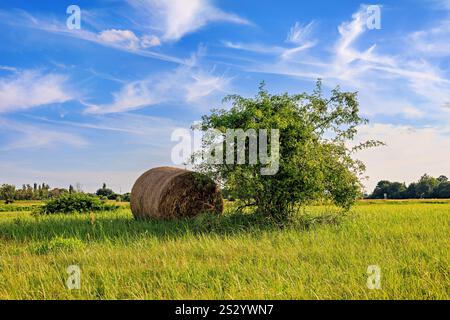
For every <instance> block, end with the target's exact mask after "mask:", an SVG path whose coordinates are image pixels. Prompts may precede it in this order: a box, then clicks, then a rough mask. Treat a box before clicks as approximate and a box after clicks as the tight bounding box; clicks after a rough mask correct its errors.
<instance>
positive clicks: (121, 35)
mask: <svg viewBox="0 0 450 320" xmlns="http://www.w3.org/2000/svg"><path fill="white" fill-rule="evenodd" d="M98 38H99V40H100V41H102V42H105V43H114V44H116V45H119V46H123V47H125V48H127V49H129V50H138V49H141V48H144V49H145V48H149V47H156V46H159V45H161V41H160V40H159V38H158V37H156V36H149V35H144V36H142V37H141V38H139V37H138V36H137V35H136V34H135V33H134V32H133V31H130V30H118V29H108V30H103V31H102V32H100V33H99V35H98Z"/></svg>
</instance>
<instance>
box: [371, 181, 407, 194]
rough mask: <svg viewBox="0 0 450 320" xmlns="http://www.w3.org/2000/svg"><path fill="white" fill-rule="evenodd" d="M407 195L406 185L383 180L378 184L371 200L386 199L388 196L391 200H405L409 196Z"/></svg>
mask: <svg viewBox="0 0 450 320" xmlns="http://www.w3.org/2000/svg"><path fill="white" fill-rule="evenodd" d="M406 193H407V188H406V186H405V184H404V183H400V182H390V181H386V180H382V181H380V182H378V184H377V186H376V187H375V190H374V191H373V193H372V196H371V198H372V199H384V195H385V194H386V196H387V197H388V198H389V199H404V198H406V196H407V195H406Z"/></svg>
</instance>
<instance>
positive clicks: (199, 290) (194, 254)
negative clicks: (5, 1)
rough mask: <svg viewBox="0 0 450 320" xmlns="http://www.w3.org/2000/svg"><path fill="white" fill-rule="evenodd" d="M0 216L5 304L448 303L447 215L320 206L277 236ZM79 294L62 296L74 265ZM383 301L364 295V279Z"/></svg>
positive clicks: (406, 206)
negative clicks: (372, 273)
mask: <svg viewBox="0 0 450 320" xmlns="http://www.w3.org/2000/svg"><path fill="white" fill-rule="evenodd" d="M228 211H229V212H228V213H227V214H226V215H225V216H223V217H220V218H217V217H214V216H202V217H198V218H196V219H186V220H178V221H146V222H142V221H139V222H138V221H135V220H134V219H133V218H132V215H131V213H130V211H129V208H127V207H124V208H123V209H121V210H119V211H117V212H108V213H106V212H105V213H98V214H95V219H94V220H93V219H92V217H90V216H89V215H86V214H74V215H54V216H37V217H34V216H31V214H30V213H29V212H2V213H0V298H1V299H448V297H449V292H450V287H449V283H450V281H449V280H450V279H449V271H450V267H449V261H450V256H449V247H450V242H449V237H448V231H449V230H450V229H449V227H450V203H449V202H445V201H444V202H439V203H420V202H412V203H407V202H406V203H402V204H390V202H370V203H360V204H358V205H357V206H356V207H355V208H354V209H353V210H352V211H351V212H350V214H349V215H347V216H346V217H345V218H338V216H337V215H336V214H335V210H334V209H333V208H330V207H321V206H315V207H310V208H308V209H307V211H306V215H304V216H302V217H299V218H298V219H296V220H294V221H293V222H292V223H291V224H290V225H288V226H287V227H285V228H283V229H280V228H278V227H277V226H276V224H274V223H271V222H270V221H264V220H261V219H257V218H255V217H253V216H249V215H245V214H241V215H237V214H233V213H232V211H231V210H228ZM73 264H75V265H78V266H80V268H81V289H80V290H68V289H67V288H66V286H65V282H66V279H67V277H68V274H67V273H66V269H67V267H68V266H69V265H73ZM369 265H378V266H380V268H381V271H382V274H381V276H382V278H381V290H370V289H368V288H367V286H366V281H367V274H366V271H367V267H368V266H369Z"/></svg>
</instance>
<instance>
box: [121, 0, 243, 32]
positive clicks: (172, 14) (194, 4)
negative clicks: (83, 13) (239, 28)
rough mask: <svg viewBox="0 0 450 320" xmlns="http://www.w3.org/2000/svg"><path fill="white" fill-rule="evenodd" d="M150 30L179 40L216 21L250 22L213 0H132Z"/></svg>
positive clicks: (130, 1)
mask: <svg viewBox="0 0 450 320" xmlns="http://www.w3.org/2000/svg"><path fill="white" fill-rule="evenodd" d="M128 3H130V4H131V5H132V6H133V7H134V8H135V9H136V10H137V11H138V12H139V13H140V14H141V19H142V22H143V23H145V24H146V25H147V27H148V28H149V29H152V30H156V31H158V32H159V33H160V35H161V38H162V40H164V41H177V40H179V39H181V38H182V37H184V36H185V35H187V34H189V33H192V32H195V31H197V30H199V29H201V28H202V27H204V26H206V25H207V24H209V23H212V22H228V23H234V24H243V25H250V24H251V23H250V22H249V21H248V20H246V19H244V18H242V17H239V16H238V15H236V14H233V13H228V12H224V11H222V10H220V9H219V8H217V7H215V6H214V5H213V4H212V3H211V1H209V0H189V1H185V0H128Z"/></svg>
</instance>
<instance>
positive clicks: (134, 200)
mask: <svg viewBox="0 0 450 320" xmlns="http://www.w3.org/2000/svg"><path fill="white" fill-rule="evenodd" d="M130 203H131V211H132V212H133V216H134V217H135V218H136V219H146V218H158V219H171V218H178V217H193V216H196V215H198V214H200V213H203V212H212V213H217V214H221V213H222V212H223V199H222V194H221V192H220V189H219V188H218V187H217V185H216V184H215V183H214V181H212V180H211V179H209V178H208V177H206V176H205V175H202V174H199V173H196V172H192V171H188V170H183V169H179V168H172V167H161V168H154V169H151V170H149V171H147V172H145V173H144V174H143V175H142V176H140V177H139V179H137V181H136V182H135V184H134V186H133V189H132V191H131V199H130Z"/></svg>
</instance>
